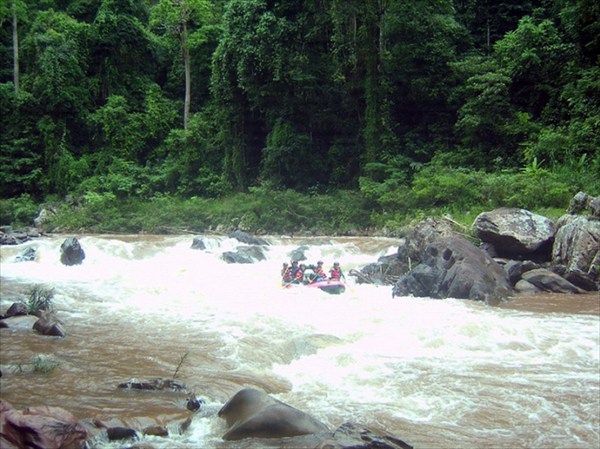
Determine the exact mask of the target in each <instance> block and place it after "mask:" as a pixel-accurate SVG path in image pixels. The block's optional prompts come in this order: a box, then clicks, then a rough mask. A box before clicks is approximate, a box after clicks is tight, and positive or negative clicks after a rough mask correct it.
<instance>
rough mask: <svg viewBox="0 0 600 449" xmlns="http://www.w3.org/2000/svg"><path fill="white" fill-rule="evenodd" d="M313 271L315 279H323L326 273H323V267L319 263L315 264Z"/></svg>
mask: <svg viewBox="0 0 600 449" xmlns="http://www.w3.org/2000/svg"><path fill="white" fill-rule="evenodd" d="M314 271H315V279H317V280H323V279H325V278H326V277H327V275H326V274H325V271H324V270H323V267H322V266H320V265H317V266H316V267H315V269H314Z"/></svg>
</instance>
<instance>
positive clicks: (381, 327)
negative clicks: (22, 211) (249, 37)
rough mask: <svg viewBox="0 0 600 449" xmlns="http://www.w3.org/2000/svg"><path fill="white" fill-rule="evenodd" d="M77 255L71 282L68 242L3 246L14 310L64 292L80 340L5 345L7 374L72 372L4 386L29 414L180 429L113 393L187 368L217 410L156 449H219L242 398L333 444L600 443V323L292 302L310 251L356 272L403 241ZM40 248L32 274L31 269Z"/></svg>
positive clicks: (148, 243)
mask: <svg viewBox="0 0 600 449" xmlns="http://www.w3.org/2000/svg"><path fill="white" fill-rule="evenodd" d="M79 240H80V243H81V246H82V247H83V248H84V250H85V252H86V259H85V260H84V262H83V264H82V265H79V266H73V267H66V266H63V265H61V264H60V261H59V252H60V244H61V243H62V241H64V238H61V237H59V236H56V237H51V238H45V239H40V240H36V241H34V242H28V243H27V244H23V245H19V246H16V247H2V253H1V270H2V272H1V275H2V302H1V303H0V306H1V309H2V311H5V310H6V309H7V308H8V306H9V305H10V304H11V303H12V302H13V301H14V300H16V299H19V298H20V299H23V298H24V297H26V294H25V292H26V291H27V288H29V287H30V286H32V285H35V284H41V285H44V286H46V287H53V288H54V289H55V308H56V309H57V312H58V314H59V317H60V318H61V320H62V321H63V322H64V323H65V324H64V327H65V329H66V330H67V337H66V338H64V339H62V340H55V339H48V338H47V337H39V336H36V335H33V334H31V333H29V332H21V333H19V332H10V331H8V330H5V329H3V330H2V331H0V332H2V334H0V335H1V337H2V345H1V347H0V356H1V359H0V364H2V366H6V365H9V364H15V363H23V362H24V361H26V360H27V359H28V358H30V357H31V356H32V355H35V354H40V353H42V354H46V355H49V356H52V357H53V358H54V359H55V360H57V361H58V362H59V368H58V369H57V370H55V371H54V372H53V373H52V375H51V376H50V378H48V377H41V376H34V377H32V376H25V375H16V374H15V375H9V376H4V377H2V378H0V379H1V384H0V385H1V386H2V397H3V399H6V400H8V401H9V402H11V403H12V404H13V405H15V406H17V407H26V406H31V405H41V404H43V405H57V406H61V407H63V408H66V409H67V410H70V411H72V412H73V413H76V415H77V416H78V417H79V418H87V417H93V416H96V415H98V414H104V415H117V416H123V415H127V416H139V415H143V416H163V415H168V414H169V413H171V412H172V411H173V409H178V408H181V404H180V403H178V402H177V401H176V400H175V402H174V400H173V399H172V398H170V397H163V396H160V395H154V396H152V397H148V395H146V396H145V397H141V398H140V397H138V396H135V395H132V394H131V393H123V392H119V391H116V388H115V386H116V385H117V384H118V383H119V382H123V381H126V380H128V379H130V378H146V377H153V376H156V377H170V376H172V375H173V372H174V370H175V367H176V366H177V364H178V362H179V361H181V358H182V355H183V354H189V357H188V358H186V360H185V363H184V364H183V365H182V366H181V371H180V373H181V376H182V378H183V381H184V382H185V383H186V385H187V386H188V388H190V389H192V390H193V391H195V392H196V394H197V395H198V396H199V397H202V398H203V399H204V400H205V401H206V402H207V406H206V407H205V411H203V412H202V413H199V414H197V415H196V416H195V418H194V420H193V423H192V426H191V428H190V429H189V431H188V432H186V433H185V434H183V435H173V436H171V437H169V438H166V439H152V438H155V437H146V438H148V439H149V440H150V441H151V442H152V444H153V445H154V446H155V447H157V448H159V447H160V448H162V447H164V448H167V447H169V448H172V447H175V448H177V447H190V446H192V447H205V448H216V447H218V446H219V444H222V442H221V440H220V437H221V435H222V434H223V432H224V423H222V422H221V420H220V419H219V418H217V417H216V416H215V411H216V410H218V408H219V407H220V406H221V405H222V404H223V403H224V401H226V400H227V399H228V398H229V397H230V396H231V395H232V394H233V393H235V392H236V391H237V390H239V389H240V388H243V387H246V386H251V387H255V388H261V389H264V390H265V391H267V392H268V393H269V394H272V395H273V396H275V397H277V398H278V399H280V400H282V401H284V402H286V403H288V404H290V405H292V406H294V407H297V408H299V409H301V410H304V411H306V412H307V413H309V414H311V415H313V416H315V417H316V418H318V419H320V420H322V421H323V422H325V423H326V424H327V425H328V426H330V427H331V428H332V429H334V428H335V427H337V426H339V425H340V424H342V423H343V422H346V421H356V422H360V423H362V424H365V425H369V426H372V427H375V428H379V429H385V430H387V431H388V432H390V433H392V434H394V435H396V436H397V437H399V438H402V439H404V440H405V441H407V442H409V443H411V444H413V445H414V446H415V447H428V448H431V447H440V448H442V447H465V448H472V447H478V448H479V447H482V448H504V447H506V448H509V447H510V448H515V447H523V448H525V447H526V448H544V447H557V448H558V447H564V448H588V447H598V446H599V444H600V436H599V431H598V426H599V424H600V399H599V395H600V386H599V385H600V380H599V374H598V372H599V367H600V362H599V353H600V341H599V340H600V326H599V318H598V316H597V314H573V313H555V312H544V311H539V312H528V311H519V310H515V309H510V308H495V307H488V306H486V305H484V304H481V303H475V302H469V301H460V300H453V299H449V300H444V301H439V300H433V299H414V298H392V296H391V287H389V286H386V287H382V286H379V287H378V286H373V285H358V284H355V283H354V282H353V279H352V278H351V277H350V276H347V284H348V288H347V289H346V292H345V293H344V294H342V295H329V294H327V293H325V292H322V291H320V290H318V289H309V288H304V287H295V288H291V289H282V288H281V286H280V280H279V272H280V269H281V263H282V262H285V261H289V254H290V252H291V251H292V250H294V249H296V248H297V247H298V246H299V245H300V244H306V245H308V249H307V251H306V255H307V257H308V260H307V263H316V261H317V260H319V259H320V260H324V261H325V265H326V266H328V265H331V264H333V262H334V261H340V262H341V264H342V268H343V269H344V270H345V272H346V273H348V271H349V270H350V269H351V268H359V267H361V266H362V265H365V264H367V263H371V262H374V261H375V260H376V259H377V258H378V257H379V256H381V255H384V254H390V253H392V252H394V251H395V247H396V242H395V241H394V240H392V239H375V238H355V239H352V238H345V239H342V238H340V239H325V238H320V239H285V238H270V239H269V240H270V242H271V245H269V246H268V247H266V249H265V255H266V260H263V261H260V262H256V263H253V264H227V263H225V262H224V261H223V260H222V259H221V254H222V253H223V252H224V251H229V250H235V248H236V247H237V246H241V245H242V244H240V243H239V242H238V241H236V240H232V239H228V238H225V237H216V236H207V237H205V238H204V241H205V243H206V246H207V249H206V250H203V251H199V250H193V249H191V248H190V246H191V238H189V237H182V236H175V237H173V236H169V237H164V236H161V237H156V236H123V237H118V238H117V237H103V236H94V237H81V238H80V239H79ZM27 246H33V247H35V248H36V251H37V257H36V260H35V261H32V262H19V263H17V262H16V261H15V258H16V256H17V255H19V254H21V253H22V251H24V250H25V248H26V247H27ZM565 300H568V299H565ZM592 300H593V298H592ZM32 382H33V383H34V387H33V388H32V387H30V384H31V383H32ZM183 408H184V407H183ZM240 444H241V443H240ZM107 447H108V446H107ZM229 447H237V446H229ZM239 447H243V446H242V445H240V446H239Z"/></svg>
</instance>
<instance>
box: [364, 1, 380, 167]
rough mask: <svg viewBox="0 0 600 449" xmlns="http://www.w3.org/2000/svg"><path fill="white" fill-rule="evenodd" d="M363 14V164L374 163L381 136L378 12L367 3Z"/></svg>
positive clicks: (374, 5) (374, 6) (373, 6)
mask: <svg viewBox="0 0 600 449" xmlns="http://www.w3.org/2000/svg"><path fill="white" fill-rule="evenodd" d="M365 8H366V9H365V14H364V17H363V19H364V24H363V26H364V28H365V30H364V42H363V44H362V45H363V49H362V52H363V54H364V59H363V63H364V65H365V80H364V92H365V93H364V95H365V129H364V139H365V154H364V162H365V163H368V162H374V161H375V160H376V159H377V154H378V152H379V151H380V143H381V140H380V135H381V126H380V123H381V101H382V99H381V92H380V90H381V86H380V83H381V80H380V73H379V58H380V54H379V51H380V38H381V29H380V25H381V23H382V19H381V18H380V15H379V14H380V11H379V10H378V8H377V5H376V4H374V3H367V5H366V6H365Z"/></svg>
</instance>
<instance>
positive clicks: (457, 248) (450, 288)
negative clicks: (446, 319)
mask: <svg viewBox="0 0 600 449" xmlns="http://www.w3.org/2000/svg"><path fill="white" fill-rule="evenodd" d="M413 255H414V256H418V257H415V260H414V261H413V262H412V263H411V264H412V266H413V268H412V269H411V271H409V272H408V273H406V274H405V275H403V276H401V277H400V279H399V280H398V282H396V284H395V285H394V288H393V290H392V296H417V297H432V298H440V299H442V298H458V299H472V300H478V301H485V302H487V303H496V302H498V301H500V300H505V299H507V298H508V297H509V296H510V294H511V287H510V284H509V282H508V276H507V274H506V272H505V271H504V269H503V268H502V267H501V266H500V265H499V264H498V263H497V262H496V261H495V260H494V259H492V258H491V257H490V256H489V255H488V254H487V253H485V252H484V251H482V250H481V249H479V248H477V247H476V246H475V245H474V244H472V243H471V242H469V241H468V240H467V239H465V238H463V237H461V236H459V235H455V236H448V237H438V238H435V239H434V240H433V241H431V242H429V243H426V244H425V246H424V247H423V250H422V251H421V252H420V254H413Z"/></svg>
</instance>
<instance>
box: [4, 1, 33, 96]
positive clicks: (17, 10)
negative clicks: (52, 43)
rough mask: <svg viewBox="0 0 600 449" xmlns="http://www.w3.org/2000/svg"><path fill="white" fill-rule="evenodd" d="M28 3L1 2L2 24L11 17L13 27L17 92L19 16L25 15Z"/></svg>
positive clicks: (17, 89) (14, 74) (14, 73)
mask: <svg viewBox="0 0 600 449" xmlns="http://www.w3.org/2000/svg"><path fill="white" fill-rule="evenodd" d="M26 11H27V5H26V4H25V3H24V2H23V1H22V0H10V1H9V0H3V1H2V3H0V25H1V24H3V23H4V21H5V20H8V19H9V18H10V21H11V29H12V62H13V64H12V66H13V85H14V89H15V92H16V93H18V92H19V84H20V65H19V18H21V17H24V16H25V14H26Z"/></svg>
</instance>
